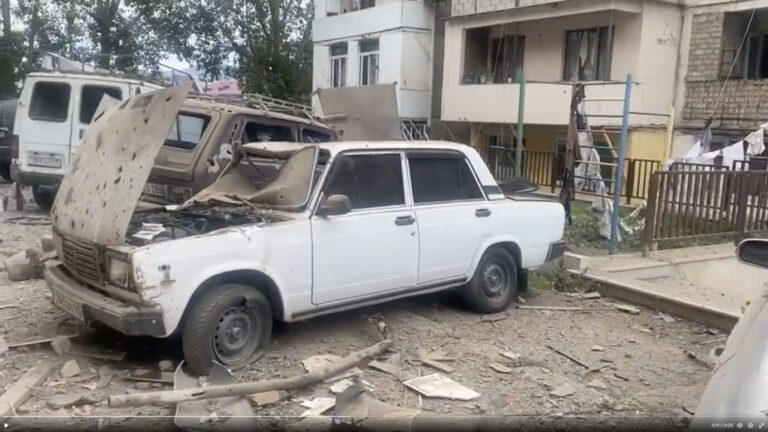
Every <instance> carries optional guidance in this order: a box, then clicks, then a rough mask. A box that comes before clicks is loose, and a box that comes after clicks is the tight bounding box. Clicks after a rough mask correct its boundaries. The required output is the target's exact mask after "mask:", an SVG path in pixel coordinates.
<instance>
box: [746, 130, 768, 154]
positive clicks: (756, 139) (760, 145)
mask: <svg viewBox="0 0 768 432" xmlns="http://www.w3.org/2000/svg"><path fill="white" fill-rule="evenodd" d="M766 128H768V123H766V124H764V125H762V126H760V129H758V130H756V131H754V132H752V133H751V134H749V135H747V137H746V138H744V141H746V142H747V144H749V147H747V152H746V153H747V154H748V155H759V154H762V153H763V152H764V151H765V131H766Z"/></svg>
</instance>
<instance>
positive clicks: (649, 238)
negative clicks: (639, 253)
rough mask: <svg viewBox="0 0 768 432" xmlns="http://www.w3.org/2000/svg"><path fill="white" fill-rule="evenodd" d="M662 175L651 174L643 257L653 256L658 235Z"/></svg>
mask: <svg viewBox="0 0 768 432" xmlns="http://www.w3.org/2000/svg"><path fill="white" fill-rule="evenodd" d="M660 175H661V174H659V173H658V172H655V173H653V174H651V182H650V183H651V184H650V191H649V192H648V206H647V207H646V208H645V240H644V241H643V256H644V257H647V256H648V255H650V254H651V250H652V249H655V248H653V246H652V244H653V237H654V235H655V234H656V213H657V208H656V203H657V201H658V195H659V177H660Z"/></svg>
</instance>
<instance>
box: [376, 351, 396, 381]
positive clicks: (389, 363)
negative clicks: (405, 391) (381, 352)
mask: <svg viewBox="0 0 768 432" xmlns="http://www.w3.org/2000/svg"><path fill="white" fill-rule="evenodd" d="M368 366H370V367H372V368H374V369H378V370H380V371H382V372H386V373H388V374H390V375H394V376H395V377H397V379H400V380H402V358H401V356H400V353H395V354H392V355H391V356H389V357H388V358H387V359H385V360H374V361H372V362H370V363H368Z"/></svg>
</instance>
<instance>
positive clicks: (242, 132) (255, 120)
mask: <svg viewBox="0 0 768 432" xmlns="http://www.w3.org/2000/svg"><path fill="white" fill-rule="evenodd" d="M248 123H256V124H258V125H262V126H280V127H286V128H288V129H290V130H291V135H292V136H293V139H292V140H291V141H267V142H299V141H298V136H297V134H298V127H297V125H295V124H292V123H289V122H280V121H268V120H267V119H264V118H260V117H247V116H246V117H244V118H243V124H242V125H241V127H240V142H241V143H243V144H248V143H250V142H261V141H246V140H245V131H246V130H247V129H248Z"/></svg>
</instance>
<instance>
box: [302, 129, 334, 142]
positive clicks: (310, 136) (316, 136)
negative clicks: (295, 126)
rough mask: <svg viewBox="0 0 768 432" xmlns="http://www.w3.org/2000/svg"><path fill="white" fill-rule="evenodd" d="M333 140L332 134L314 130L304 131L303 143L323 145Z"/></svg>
mask: <svg viewBox="0 0 768 432" xmlns="http://www.w3.org/2000/svg"><path fill="white" fill-rule="evenodd" d="M330 140H331V134H329V133H328V132H321V131H319V130H314V129H302V131H301V142H308V143H323V142H328V141H330Z"/></svg>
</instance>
